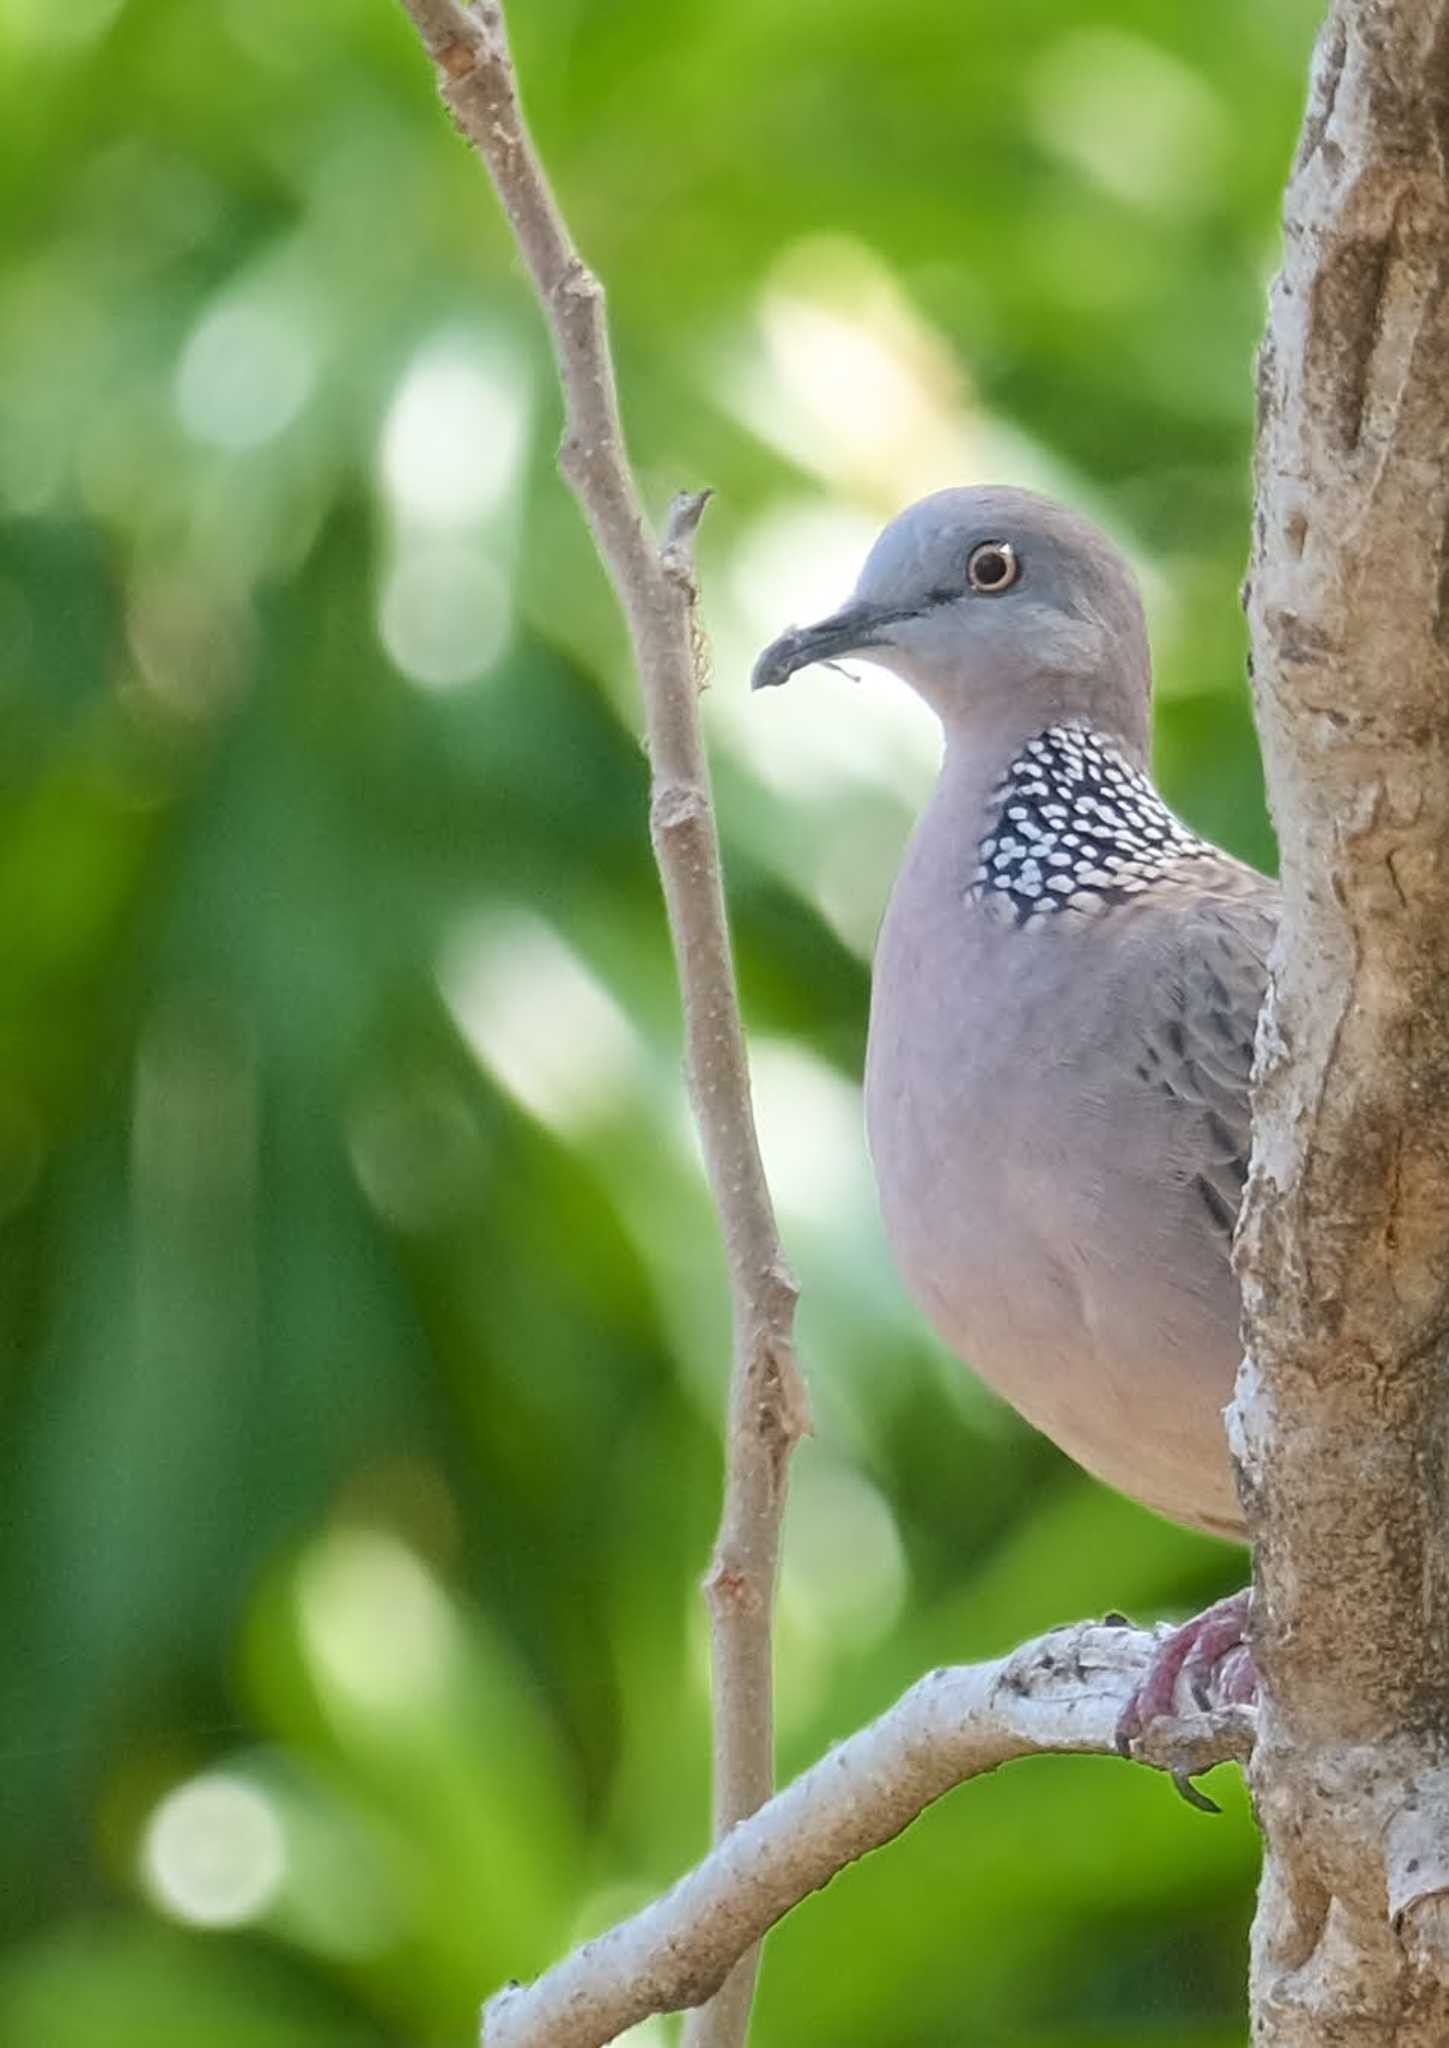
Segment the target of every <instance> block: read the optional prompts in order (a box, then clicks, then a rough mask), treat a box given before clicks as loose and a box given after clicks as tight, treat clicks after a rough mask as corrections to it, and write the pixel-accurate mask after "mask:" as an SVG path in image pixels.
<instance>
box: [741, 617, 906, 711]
mask: <svg viewBox="0 0 1449 2048" xmlns="http://www.w3.org/2000/svg"><path fill="white" fill-rule="evenodd" d="M904 616H905V614H904V613H903V612H898V611H892V610H890V609H889V608H888V607H887V606H885V605H878V604H865V603H863V602H862V601H860V600H859V599H855V600H853V601H852V602H851V603H850V604H848V605H845V606H843V607H842V608H841V610H840V611H838V612H832V613H831V615H830V617H829V618H828V619H821V620H820V621H819V622H818V624H816V625H814V626H797V627H795V628H793V629H792V630H791V631H790V632H788V633H782V634H781V635H780V637H779V639H778V640H772V641H771V642H770V644H769V646H768V647H767V648H766V649H765V651H764V653H763V654H762V655H761V656H760V658H759V660H758V661H757V662H756V663H755V667H754V673H753V674H752V675H751V677H750V688H751V689H752V690H771V689H773V688H774V687H775V685H776V684H777V683H784V682H788V681H789V679H790V677H791V676H792V675H794V673H795V671H796V669H797V668H808V667H809V666H810V664H811V662H812V661H837V660H839V658H840V656H841V655H842V654H864V653H865V652H866V650H867V649H868V648H871V647H878V646H879V645H880V643H881V641H882V640H883V639H884V638H885V629H886V627H887V626H890V625H892V624H894V622H895V621H896V620H897V619H900V618H903V617H904Z"/></svg>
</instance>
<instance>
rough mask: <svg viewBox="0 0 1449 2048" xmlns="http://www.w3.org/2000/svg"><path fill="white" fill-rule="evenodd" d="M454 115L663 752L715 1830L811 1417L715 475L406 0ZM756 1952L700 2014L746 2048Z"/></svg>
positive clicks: (455, 8) (764, 1658) (734, 1801)
mask: <svg viewBox="0 0 1449 2048" xmlns="http://www.w3.org/2000/svg"><path fill="white" fill-rule="evenodd" d="M402 4H403V6H404V7H405V9H406V11H407V13H408V14H409V16H410V17H411V19H412V21H413V23H414V25H415V26H416V28H417V30H418V33H419V35H420V36H421V37H422V40H423V43H424V45H425V46H426V48H427V50H428V53H429V55H430V56H431V57H432V59H433V63H434V65H435V66H436V69H437V74H438V82H439V87H440V89H441V92H442V95H443V99H444V100H445V102H446V104H447V106H448V108H449V110H450V112H451V113H452V116H453V119H454V120H455V122H456V123H457V125H458V127H459V129H460V130H461V131H462V133H463V135H464V136H465V137H466V139H467V140H468V141H469V142H470V143H471V144H472V145H473V147H474V148H475V149H476V150H477V152H478V154H479V156H480V157H481V158H482V160H483V162H484V164H485V165H486V166H487V169H488V172H489V174H490V176H491V178H492V180H493V184H494V187H495V189H496V191H497V194H498V197H499V199H500V201H501V202H502V205H503V208H504V211H505V212H506V214H507V216H508V219H509V223H510V225H511V226H512V229H513V233H514V237H515V239H516V241H517V244H518V249H519V253H520V254H521V256H522V258H523V261H524V264H525V265H526V267H527V269H528V273H529V276H530V278H531V280H532V283H533V287H534V290H535V292H536V294H537V296H538V300H539V303H540V305H541V307H542V309H543V312H544V315H545V317H546V320H547V323H548V329H549V335H550V339H551V342H552V345H553V350H554V356H555V360H556V362H557V365H558V373H559V381H560V384H561V386H562V389H563V396H564V407H565V426H564V437H563V442H562V445H561V447H560V451H559V464H560V467H561V469H562V471H563V473H564V476H565V478H566V479H567V481H568V483H569V485H570V487H571V489H572V490H573V492H574V495H575V497H576V498H577V499H578V502H579V506H580V508H581V510H582V512H583V514H584V517H585V518H586V520H587V521H588V524H589V527H590V530H591V531H592V533H593V536H594V540H595V543H596V545H597V547H598V550H599V553H600V555H601V557H602V558H603V561H604V564H605V566H606V568H607V569H608V572H609V575H610V578H611V580H612V582H613V585H614V589H615V592H616V593H617V595H618V598H619V601H620V604H621V605H622V607H623V610H624V614H625V617H626V619H627V621H628V626H629V632H630V637H631V640H632V643H633V649H634V658H635V663H636V666H637V669H638V674H639V683H640V688H641V691H642V693H643V698H644V711H645V725H646V732H647V739H648V748H649V759H650V764H651V768H652V789H651V798H650V829H651V836H652V839H653V843H654V851H655V857H656V859H657V861H658V865H659V872H660V877H661V880H662V882H663V887H664V898H665V905H666V909H667V913H668V918H669V929H670V936H671V939H672V942H673V945H674V952H675V960H676V965H677V968H678V973H679V984H680V992H681V997H682V1002H683V1009H684V1035H685V1068H686V1073H687V1076H688V1081H689V1094H690V1103H691V1106H692V1108H693V1111H694V1118H695V1123H696V1126H697V1128H698V1131H699V1136H700V1144H701V1148H702V1150H703V1153H704V1159H705V1166H706V1170H707V1171H708V1174H709V1180H710V1187H711V1190H712V1193H713V1196H714V1203H715V1210H716V1213H717V1216H718V1219H719V1225H720V1232H721V1236H722V1238H723V1240H724V1248H725V1255H726V1260H727V1263H728V1267H729V1274H730V1283H731V1309H732V1319H733V1325H734V1345H733V1351H734V1356H733V1365H732V1371H731V1376H730V1399H729V1421H728V1430H727V1439H726V1471H725V1501H724V1511H723V1515H722V1518H721V1523H720V1532H719V1537H718V1540H717V1542H716V1546H715V1552H714V1557H713V1560H712V1562H711V1566H710V1571H709V1575H708V1577H707V1580H706V1584H705V1591H706V1596H707V1598H708V1601H709V1607H710V1625H711V1653H712V1660H713V1667H714V1706H715V1765H714V1786H715V1833H716V1837H719V1836H721V1835H723V1834H724V1833H725V1831H726V1830H727V1829H728V1828H729V1827H730V1826H731V1825H732V1824H733V1823H734V1822H735V1821H737V1820H739V1819H741V1818H742V1817H743V1816H744V1815H746V1814H748V1813H751V1812H753V1811H754V1809H755V1808H756V1807H758V1806H759V1805H760V1804H761V1803H762V1802H763V1801H764V1800H765V1799H767V1798H768V1797H769V1794H770V1791H771V1788H772V1786H773V1783H774V1720H773V1709H772V1698H773V1693H772V1640H773V1625H772V1624H773V1612H774V1592H775V1578H776V1564H777V1559H778V1554H779V1541H780V1524H781V1519H782V1516H783V1513H784V1504H785V1482H786V1472H787V1468H788V1464H789V1458H790V1453H791V1451H792V1449H793V1448H794V1446H795V1444H796V1442H797V1441H798V1440H799V1438H800V1436H801V1434H802V1433H803V1432H804V1430H805V1429H806V1427H807V1425H808V1411H807V1407H806V1400H805V1393H804V1388H803V1386H802V1384H801V1381H800V1376H799V1373H798V1371H797V1368H796V1364H795V1354H794V1343H793V1330H794V1319H795V1298H796V1294H795V1285H794V1282H793V1280H792V1278H791V1276H790V1274H789V1272H788V1270H787V1269H786V1266H785V1261H784V1258H783V1255H782V1253H781V1249H780V1242H779V1236H778V1233H777V1230H776V1226H775V1217H774V1211H773V1208H772V1205H771V1201H770V1193H769V1189H768V1187H767V1186H766V1182H765V1174H764V1168H763V1166H762V1164H761V1160H760V1151H759V1144H758V1142H757V1138H756V1134H755V1122H754V1112H753V1108H752V1105H751V1098H750V1085H749V1074H748V1070H747V1067H746V1062H745V1048H744V1037H743V1033H742V1031H741V1028H740V1016H739V1004H738V999H737V996H736V991H735V978H734V971H733V966H732V962H731V958H730V945H729V933H728V927H727V925H726V921H725V905H724V890H723V885H722V881H721V874H720V858H719V842H718V836H717V833H716V830H715V822H714V811H713V806H712V804H711V801H710V790H709V771H708V767H707V764H706V760H705V754H704V746H703V741H702V738H701V733H700V720H699V708H698V693H699V687H700V682H701V675H700V667H701V660H700V647H701V642H700V639H699V629H698V624H697V621H696V618H695V598H696V592H695V584H694V572H693V562H692V552H691V543H692V539H693V533H694V528H695V526H696V525H697V523H698V520H699V516H700V513H701V512H702V510H703V507H704V494H697V495H694V496H690V497H684V498H681V499H679V500H676V503H675V506H674V509H673V512H672V513H671V516H670V520H669V525H668V528H667V530H666V532H665V535H664V539H663V542H662V544H660V543H658V542H656V541H655V539H654V537H653V535H652V534H651V532H650V530H649V527H648V525H647V523H646V521H645V518H644V514H643V509H642V506H641V502H640V497H639V491H638V487H637V484H636V482H635V479H634V475H633V472H632V470H631V467H630V463H629V457H628V453H627V450H626V446H625V441H624V431H623V426H622V424H621V422H620V418H619V406H618V398H617V394H616V391H615V384H614V369H613V360H612V357H611V354H610V349H609V339H608V330H607V325H606V321H605V314H604V294H603V289H602V287H601V285H600V284H599V281H598V279H597V278H596V277H595V276H594V275H593V273H592V272H591V271H590V270H589V269H588V268H587V266H586V265H585V264H584V262H583V260H582V258H581V257H580V255H579V253H578V250H577V249H576V248H575V247H574V244H573V240H572V238H571V236H570V235H569V232H568V229H567V227H566V225H565V223H564V220H563V217H562V215H561V214H560V212H559V209H558V206H557V204H556V202H555V200H554V196H553V192H552V190H551V188H550V186H549V183H548V179H547V177H546V175H545V173H544V170H543V168H542V165H541V163H540V161H539V158H538V155H537V152H536V151H535V149H534V146H533V143H532V139H531V138H530V136H529V133H528V129H527V126H526V123H525V121H524V117H523V111H522V108H521V106H520V104H519V98H518V89H517V84H516V81H515V78H514V73H513V65H512V60H511V58H510V55H509V50H508V42H507V36H506V33H505V29H504V22H503V13H502V9H501V7H500V6H499V5H498V4H497V0H481V4H478V5H475V6H463V5H460V4H458V0H402ZM753 1982H754V1966H753V1958H752V1957H746V1958H744V1959H743V1961H742V1962H741V1964H740V1967H739V1968H738V1970H737V1971H736V1973H735V1975H734V1977H733V1979H732V1981H731V1983H730V1984H729V1986H728V1987H727V1988H726V1991H725V1992H724V1994H723V1995H722V1997H721V1998H720V1999H719V2000H717V2001H716V2002H715V2005H714V2007H713V2008H712V2010H711V2012H710V2014H709V2015H708V2016H707V2018H706V2019H705V2020H704V2021H703V2022H702V2023H701V2024H700V2025H699V2026H698V2028H697V2030H696V2032H695V2035H694V2043H695V2048H736V2044H738V2043H739V2042H741V2041H742V2040H743V2039H744V2035H745V2031H746V2028H747V2025H748V2017H749V2006H750V1996H751V1992H752V1989H753Z"/></svg>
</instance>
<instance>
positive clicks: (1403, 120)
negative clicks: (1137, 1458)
mask: <svg viewBox="0 0 1449 2048" xmlns="http://www.w3.org/2000/svg"><path fill="white" fill-rule="evenodd" d="M1446 152H1449V0H1337V4H1335V5H1333V7H1332V8H1331V10H1330V13H1329V17H1328V20H1327V23H1326V25H1325V27H1324V30H1323V33H1322V36H1321V39H1320V42H1319V45H1318V49H1317V52H1316V56H1315V62H1314V71H1313V78H1312V84H1311V91H1310V103H1309V110H1308V115H1307V118H1306V121H1305V125H1304V131H1303V138H1302V143H1301V147H1300V150H1299V154H1298V158H1297V161H1296V164H1295V166H1294V170H1293V174H1292V178H1291V182H1290V184H1289V188H1288V193H1287V198H1286V202H1285V212H1284V233H1285V251H1284V262H1283V269H1282V273H1281V275H1280V277H1279V278H1278V281H1277V283H1276V285H1275V288H1274V291H1273V296H1272V305H1271V310H1270V316H1269V324H1268V331H1267V336H1266V339H1265V342H1264V346H1263V352H1262V358H1261V372H1260V422H1259V442H1258V512H1257V523H1256V530H1255V541H1254V552H1253V562H1252V569H1251V575H1250V586H1249V601H1248V611H1249V620H1250V626H1251V634H1252V646H1253V662H1254V672H1255V677H1256V694H1257V708H1258V721H1259V726H1260V729H1261V732H1262V737H1263V746H1264V756H1265V765H1266V769H1267V777H1268V786H1269V793H1270V798H1271V802H1272V807H1273V814H1274V818H1275V821H1276V824H1277V829H1278V836H1279V842H1280V846H1281V850H1282V868H1283V885H1284V923H1283V931H1282V936H1281V939H1280V945H1279V958H1278V961H1277V967H1276V992H1275V996H1274V997H1273V998H1272V999H1270V1004H1269V1008H1268V1011H1267V1013H1266V1015H1265V1018H1264V1022H1263V1026H1262V1029H1261V1031H1260V1038H1259V1065H1260V1076H1259V1087H1258V1099H1257V1123H1256V1139H1257V1148H1256V1153H1255V1161H1254V1170H1253V1174H1252V1178H1251V1181H1250V1185H1249V1191H1248V1200H1247V1204H1246V1209H1245V1216H1244V1224H1243V1229H1242V1232H1241V1235H1240V1241H1239V1249H1238V1256H1239V1267H1240V1272H1241V1275H1242V1279H1243V1288H1244V1308H1245V1317H1246V1335H1247V1342H1248V1352H1249V1357H1248V1360H1247V1362H1246V1363H1245V1365H1244V1368H1243V1373H1242V1376H1241V1378H1240V1381H1239V1388H1238V1394H1237V1399H1236V1402H1235V1404H1234V1407H1233V1409H1232V1410H1231V1411H1230V1415H1231V1424H1232V1428H1233V1432H1234V1439H1235V1448H1236V1450H1237V1452H1238V1456H1239V1460H1240V1466H1241V1472H1242V1477H1243V1483H1244V1493H1245V1499H1246V1501H1247V1504H1248V1506H1249V1510H1250V1514H1251V1519H1252V1523H1253V1526H1254V1530H1255V1534H1256V1537H1257V1551H1256V1581H1255V1613H1254V1640H1255V1646H1256V1654H1257V1660H1258V1666H1259V1672H1260V1676H1261V1679H1262V1683H1263V1700H1262V1706H1261V1716H1260V1733H1259V1739H1258V1745H1257V1750H1256V1754H1255V1758H1254V1762H1253V1767H1252V1774H1251V1775H1252V1782H1253V1787H1254V1792H1255V1796H1256V1800H1257V1805H1258V1811H1259V1816H1260V1819H1261V1822H1262V1826H1263V1830H1264V1836H1265V1858H1266V1860H1265V1868H1264V1878H1263V1888H1262V1894H1261V1898H1260V1902H1259V1911H1258V1917H1257V1922H1256V1926H1255V1931H1254V1941H1253V1987H1252V1988H1253V2011H1254V2039H1255V2041H1256V2042H1257V2043H1258V2044H1259V2048H1270V2044H1271V2048H1308V2044H1309V2043H1313V2044H1315V2048H1322V2044H1330V2048H1387V2044H1390V2043H1392V2044H1394V2048H1444V2043H1445V2042H1446V2041H1449V1753H1446V1744H1449V1490H1446V1477H1449V1474H1446V1402H1445V1392H1446V1365H1449V537H1446V525H1449V299H1446V286H1449V183H1446Z"/></svg>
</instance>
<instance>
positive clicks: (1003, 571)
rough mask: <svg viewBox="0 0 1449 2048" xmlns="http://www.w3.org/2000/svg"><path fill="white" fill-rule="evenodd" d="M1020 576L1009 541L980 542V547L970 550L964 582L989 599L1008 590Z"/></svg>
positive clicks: (1013, 550)
mask: <svg viewBox="0 0 1449 2048" xmlns="http://www.w3.org/2000/svg"><path fill="white" fill-rule="evenodd" d="M1020 574H1021V564H1020V562H1018V560H1017V559H1016V549H1015V548H1014V547H1013V546H1012V545H1011V542H1010V541H1009V540H984V541H982V543H981V545H980V547H978V548H973V549H972V550H971V559H970V560H969V561H968V562H967V564H966V580H967V582H968V583H969V584H970V585H971V588H972V589H973V590H979V591H981V592H983V594H985V595H986V596H989V597H995V596H996V594H997V592H998V591H1002V590H1010V588H1011V586H1012V584H1013V583H1015V581H1016V579H1017V577H1018V576H1019V575H1020Z"/></svg>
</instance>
